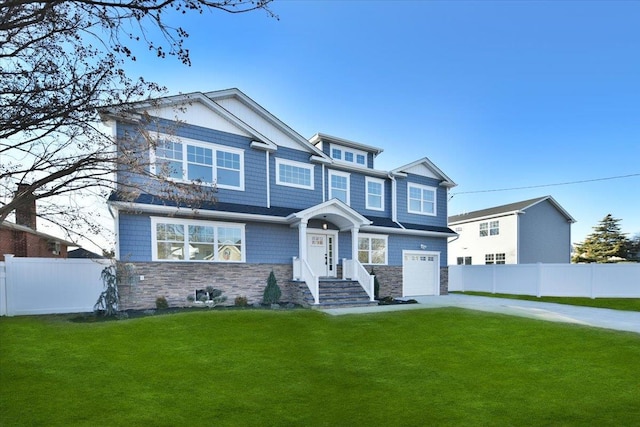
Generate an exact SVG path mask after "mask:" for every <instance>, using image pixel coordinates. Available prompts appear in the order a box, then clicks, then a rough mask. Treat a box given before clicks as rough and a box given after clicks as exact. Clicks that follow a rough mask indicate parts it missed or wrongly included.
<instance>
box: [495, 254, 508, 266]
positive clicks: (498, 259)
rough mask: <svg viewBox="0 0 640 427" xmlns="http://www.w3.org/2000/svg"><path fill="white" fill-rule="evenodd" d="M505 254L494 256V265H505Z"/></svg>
mask: <svg viewBox="0 0 640 427" xmlns="http://www.w3.org/2000/svg"><path fill="white" fill-rule="evenodd" d="M506 259H507V257H506V254H496V264H505V261H506Z"/></svg>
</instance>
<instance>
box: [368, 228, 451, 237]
mask: <svg viewBox="0 0 640 427" xmlns="http://www.w3.org/2000/svg"><path fill="white" fill-rule="evenodd" d="M360 231H362V232H363V233H365V232H371V233H384V234H405V235H412V236H424V237H455V236H457V235H458V233H453V232H452V233H444V232H442V231H426V230H412V229H409V228H389V227H380V226H376V225H365V226H363V227H360Z"/></svg>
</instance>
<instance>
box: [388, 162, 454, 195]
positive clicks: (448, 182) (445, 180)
mask: <svg viewBox="0 0 640 427" xmlns="http://www.w3.org/2000/svg"><path fill="white" fill-rule="evenodd" d="M421 163H422V164H424V165H425V166H426V167H427V168H428V169H431V171H432V172H433V173H434V174H436V175H438V176H439V177H440V178H441V179H442V182H440V185H441V186H442V187H447V188H452V187H455V186H457V185H458V184H456V183H455V182H453V180H452V179H451V178H449V177H448V176H447V175H446V174H445V173H444V172H442V170H440V168H439V167H437V166H436V165H435V164H434V163H433V162H432V161H431V160H429V159H428V158H427V157H423V158H421V159H418V160H416V161H414V162H411V163H409V164H406V165H404V166H400V167H399V168H396V169H394V170H392V171H391V173H398V172H403V171H404V170H405V169H411V168H412V167H414V166H417V165H419V164H421Z"/></svg>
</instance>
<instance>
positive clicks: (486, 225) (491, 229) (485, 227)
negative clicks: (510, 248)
mask: <svg viewBox="0 0 640 427" xmlns="http://www.w3.org/2000/svg"><path fill="white" fill-rule="evenodd" d="M499 234H500V221H491V222H481V223H480V237H487V236H497V235H499Z"/></svg>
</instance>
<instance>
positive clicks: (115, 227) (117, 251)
mask: <svg viewBox="0 0 640 427" xmlns="http://www.w3.org/2000/svg"><path fill="white" fill-rule="evenodd" d="M107 209H108V210H109V214H110V215H111V218H113V231H114V232H115V234H116V243H115V248H114V249H115V251H114V252H115V258H116V260H120V239H119V238H118V237H117V236H119V234H120V215H118V210H117V209H116V212H115V214H114V213H113V210H112V207H111V205H110V204H108V203H107Z"/></svg>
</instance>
